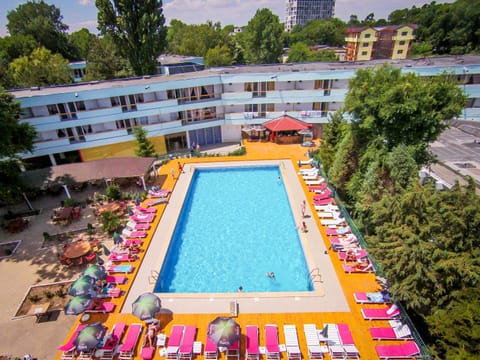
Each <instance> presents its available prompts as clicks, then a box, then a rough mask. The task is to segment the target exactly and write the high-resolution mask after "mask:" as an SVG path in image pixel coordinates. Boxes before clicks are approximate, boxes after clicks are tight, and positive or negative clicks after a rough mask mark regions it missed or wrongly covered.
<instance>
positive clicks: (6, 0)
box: [0, 0, 454, 36]
mask: <svg viewBox="0 0 480 360" xmlns="http://www.w3.org/2000/svg"><path fill="white" fill-rule="evenodd" d="M44 1H45V2H46V3H48V4H53V5H55V6H56V7H57V8H59V9H60V12H61V14H62V16H63V22H64V23H65V24H67V25H68V26H69V32H73V31H76V30H79V29H81V28H84V27H85V28H87V29H88V30H89V31H90V32H91V33H94V34H96V33H97V29H96V24H97V8H96V7H95V0H44ZM25 2H26V1H25V0H23V1H22V0H0V36H5V35H7V34H8V32H7V28H6V24H7V13H8V12H9V11H11V10H14V9H16V8H17V6H18V5H20V4H22V3H25ZM430 2H431V1H430V0H336V3H335V17H337V18H340V19H342V20H344V21H348V19H349V18H350V15H352V14H355V15H357V16H358V18H359V19H360V20H363V19H364V18H365V17H366V16H367V15H368V14H370V13H372V12H373V13H374V14H375V19H381V18H385V19H386V18H387V17H388V15H389V14H390V13H391V12H392V11H394V10H398V9H405V8H411V7H412V6H413V5H415V6H417V7H420V6H422V5H424V4H427V3H430ZM452 2H454V0H437V1H436V3H437V4H439V3H452ZM262 8H269V9H270V10H271V11H272V12H273V13H274V14H276V15H278V16H279V18H280V22H284V21H285V0H163V11H164V14H165V18H166V24H167V25H168V24H169V22H170V20H171V19H179V20H181V21H183V22H185V23H187V24H202V23H205V22H207V21H208V20H211V21H213V22H217V21H219V22H220V23H221V25H222V26H225V25H229V24H233V25H236V26H243V25H247V23H248V21H249V20H250V19H251V18H252V17H253V16H254V15H255V12H256V11H257V9H262Z"/></svg>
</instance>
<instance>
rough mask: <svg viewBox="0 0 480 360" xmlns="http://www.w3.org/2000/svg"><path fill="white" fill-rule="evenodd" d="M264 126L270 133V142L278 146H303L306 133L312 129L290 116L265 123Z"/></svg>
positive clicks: (310, 126)
mask: <svg viewBox="0 0 480 360" xmlns="http://www.w3.org/2000/svg"><path fill="white" fill-rule="evenodd" d="M263 126H264V127H265V128H266V129H268V130H269V131H270V141H272V142H275V143H277V144H301V143H302V142H303V135H304V132H305V131H307V130H310V129H311V128H312V125H310V124H307V123H306V122H303V121H301V120H298V119H296V118H294V117H291V116H289V115H283V116H280V117H278V118H276V119H273V120H269V121H267V122H264V123H263ZM302 132H303V133H302Z"/></svg>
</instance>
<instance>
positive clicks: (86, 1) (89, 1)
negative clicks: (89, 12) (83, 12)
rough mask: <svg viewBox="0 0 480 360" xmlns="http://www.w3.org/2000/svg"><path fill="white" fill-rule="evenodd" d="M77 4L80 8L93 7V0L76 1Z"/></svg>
mask: <svg viewBox="0 0 480 360" xmlns="http://www.w3.org/2000/svg"><path fill="white" fill-rule="evenodd" d="M77 4H78V5H81V6H90V5H93V0H77Z"/></svg>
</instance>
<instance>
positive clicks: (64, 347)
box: [58, 324, 87, 356]
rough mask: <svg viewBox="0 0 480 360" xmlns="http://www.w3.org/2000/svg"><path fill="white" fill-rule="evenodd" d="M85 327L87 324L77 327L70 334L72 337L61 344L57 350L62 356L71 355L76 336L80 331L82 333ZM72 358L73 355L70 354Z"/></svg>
mask: <svg viewBox="0 0 480 360" xmlns="http://www.w3.org/2000/svg"><path fill="white" fill-rule="evenodd" d="M86 326H87V324H80V325H78V326H77V328H76V329H75V331H74V332H73V333H72V336H70V338H69V339H68V341H67V342H66V343H65V344H63V345H62V346H60V347H59V348H58V350H59V351H62V352H63V354H64V355H67V354H68V355H70V353H72V352H73V351H74V350H75V344H74V342H75V339H76V338H77V336H78V333H79V332H80V331H82V330H83V329H84V328H85V327H86ZM72 356H73V353H72Z"/></svg>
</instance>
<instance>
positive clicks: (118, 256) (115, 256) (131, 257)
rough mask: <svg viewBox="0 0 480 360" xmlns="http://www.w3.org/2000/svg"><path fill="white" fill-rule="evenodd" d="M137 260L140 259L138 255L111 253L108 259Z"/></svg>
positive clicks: (117, 260) (114, 260)
mask: <svg viewBox="0 0 480 360" xmlns="http://www.w3.org/2000/svg"><path fill="white" fill-rule="evenodd" d="M136 260H138V257H137V256H136V255H131V254H114V253H111V254H110V255H109V256H108V261H111V262H125V261H136Z"/></svg>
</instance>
